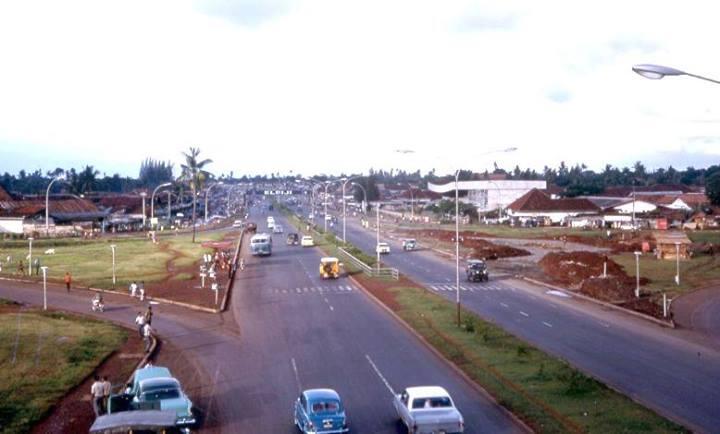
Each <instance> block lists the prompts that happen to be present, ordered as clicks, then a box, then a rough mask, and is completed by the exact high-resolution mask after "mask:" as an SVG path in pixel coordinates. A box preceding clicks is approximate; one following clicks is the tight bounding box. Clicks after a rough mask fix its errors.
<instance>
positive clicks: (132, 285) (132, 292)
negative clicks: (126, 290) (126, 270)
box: [130, 281, 138, 298]
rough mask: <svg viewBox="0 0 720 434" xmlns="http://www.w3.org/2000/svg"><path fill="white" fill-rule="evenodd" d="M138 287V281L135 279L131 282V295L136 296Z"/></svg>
mask: <svg viewBox="0 0 720 434" xmlns="http://www.w3.org/2000/svg"><path fill="white" fill-rule="evenodd" d="M137 289H138V286H137V283H135V281H133V282H132V283H131V284H130V297H133V298H135V293H137Z"/></svg>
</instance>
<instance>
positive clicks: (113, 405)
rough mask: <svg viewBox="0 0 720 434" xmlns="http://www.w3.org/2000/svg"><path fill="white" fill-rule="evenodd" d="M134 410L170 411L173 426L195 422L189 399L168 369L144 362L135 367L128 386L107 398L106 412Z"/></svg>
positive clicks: (182, 425)
mask: <svg viewBox="0 0 720 434" xmlns="http://www.w3.org/2000/svg"><path fill="white" fill-rule="evenodd" d="M137 410H172V411H174V412H175V425H176V426H181V427H186V426H191V425H193V424H195V416H194V415H193V403H192V401H190V398H188V397H187V395H185V392H183V390H182V387H181V386H180V382H179V381H178V380H177V379H176V378H174V377H173V376H172V374H171V373H170V370H169V369H168V368H165V367H162V366H151V365H147V366H145V367H144V368H140V369H138V370H136V371H135V374H134V375H133V381H132V383H131V384H130V386H129V387H128V388H127V389H125V391H124V392H123V393H121V394H117V395H111V396H110V399H109V400H108V413H109V414H113V413H119V412H122V411H137Z"/></svg>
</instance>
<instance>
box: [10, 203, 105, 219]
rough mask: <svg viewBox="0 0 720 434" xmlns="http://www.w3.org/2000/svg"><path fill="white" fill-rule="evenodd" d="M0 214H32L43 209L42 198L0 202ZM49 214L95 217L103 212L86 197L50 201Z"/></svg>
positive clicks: (18, 215)
mask: <svg viewBox="0 0 720 434" xmlns="http://www.w3.org/2000/svg"><path fill="white" fill-rule="evenodd" d="M0 210H2V211H1V212H0V215H4V216H15V217H22V216H32V215H35V214H38V213H40V212H44V211H45V201H44V200H13V201H2V202H0ZM50 215H51V216H53V217H56V216H61V217H63V218H73V217H75V218H88V217H89V216H93V218H97V217H98V216H102V215H103V213H102V212H101V211H100V210H99V209H98V208H97V207H96V206H95V204H94V203H92V202H90V201H89V200H86V199H63V200H51V201H50Z"/></svg>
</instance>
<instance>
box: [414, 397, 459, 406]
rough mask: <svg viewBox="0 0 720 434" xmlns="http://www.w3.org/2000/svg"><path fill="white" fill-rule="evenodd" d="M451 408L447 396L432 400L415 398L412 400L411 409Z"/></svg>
mask: <svg viewBox="0 0 720 434" xmlns="http://www.w3.org/2000/svg"><path fill="white" fill-rule="evenodd" d="M448 407H452V402H451V401H450V398H449V397H447V396H438V397H432V398H415V399H413V404H412V408H448Z"/></svg>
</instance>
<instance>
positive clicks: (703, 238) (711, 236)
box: [685, 230, 720, 245]
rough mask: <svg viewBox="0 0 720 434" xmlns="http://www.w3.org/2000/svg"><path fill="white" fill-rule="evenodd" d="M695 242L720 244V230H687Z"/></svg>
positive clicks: (691, 239)
mask: <svg viewBox="0 0 720 434" xmlns="http://www.w3.org/2000/svg"><path fill="white" fill-rule="evenodd" d="M685 233H686V234H687V236H688V238H690V241H692V242H693V243H713V244H719V245H720V231H718V230H715V231H687V232H685Z"/></svg>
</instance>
